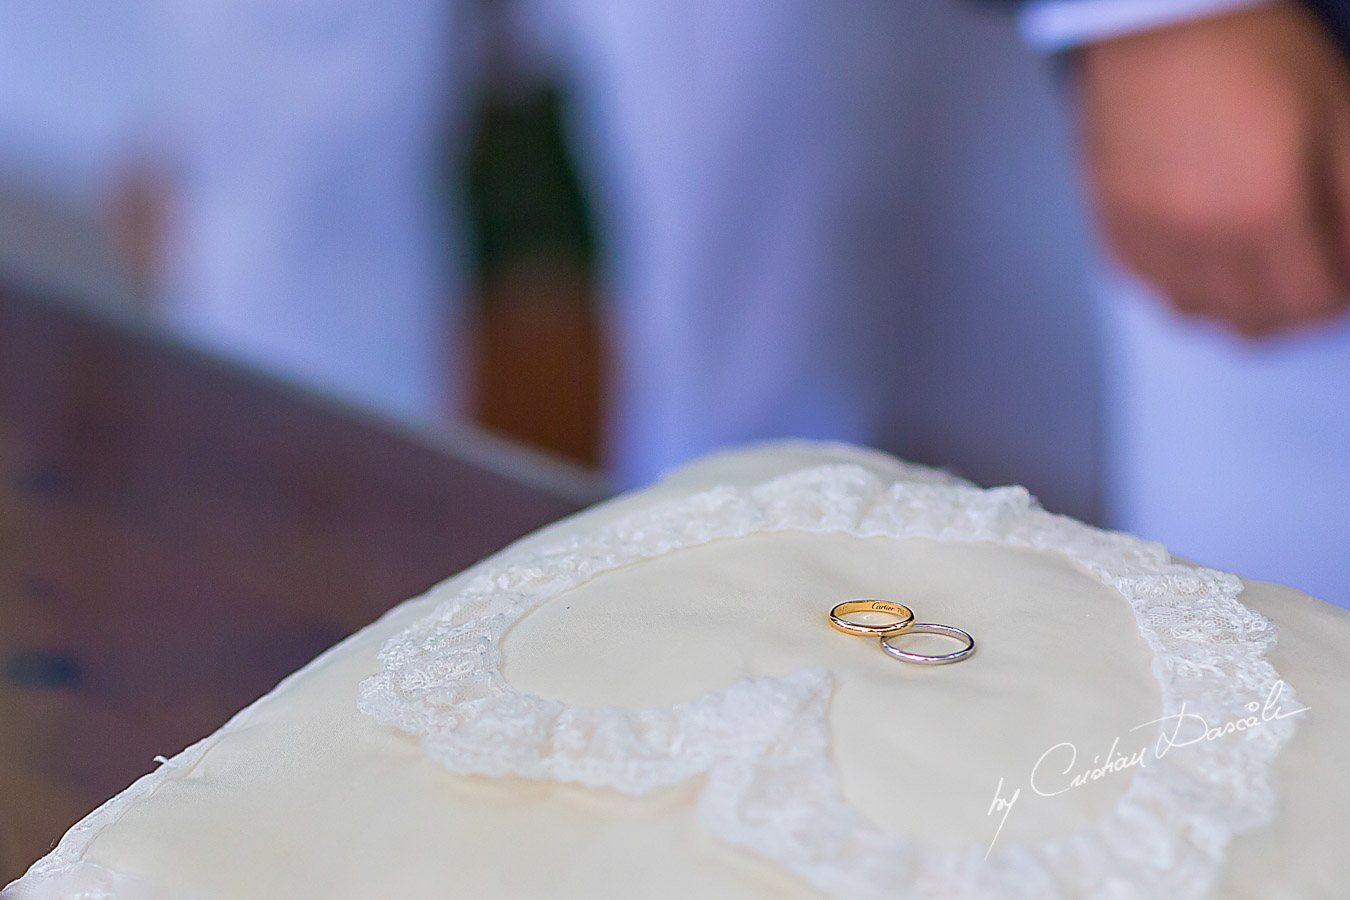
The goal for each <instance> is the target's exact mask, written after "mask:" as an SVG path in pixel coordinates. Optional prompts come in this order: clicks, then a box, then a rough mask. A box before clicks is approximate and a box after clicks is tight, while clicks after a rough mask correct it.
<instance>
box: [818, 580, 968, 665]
mask: <svg viewBox="0 0 1350 900" xmlns="http://www.w3.org/2000/svg"><path fill="white" fill-rule="evenodd" d="M849 613H887V614H889V615H892V616H898V617H899V618H898V619H897V620H896V621H894V622H884V623H881V624H872V623H869V622H854V621H851V620H849V619H845V618H844V616H846V615H848V614H849ZM830 625H831V626H832V627H833V628H834V630H835V631H842V632H843V633H844V634H852V635H858V636H861V637H876V638H881V649H882V650H885V651H886V652H887V653H888V654H890V655H891V656H893V657H895V658H896V659H899V660H903V661H904V662H909V663H918V664H920V665H924V666H941V665H946V664H947V663H954V662H959V661H961V660H963V659H965V658H966V657H967V656H970V654H972V653H974V652H975V638H973V637H971V636H970V633H969V632H966V631H962V630H961V629H960V628H957V627H956V626H955V625H935V624H933V623H931V622H915V621H914V610H912V609H910V608H909V607H908V606H905V605H904V604H903V603H892V602H891V601H890V600H878V599H875V598H872V597H866V598H863V599H860V600H845V601H844V602H843V603H840V604H839V605H838V606H836V607H835V608H834V609H832V610H830ZM902 634H938V635H942V636H943V637H949V638H955V639H956V640H958V641H960V642H961V646H960V647H959V648H958V649H956V650H953V651H952V652H951V653H938V654H927V653H913V652H911V651H909V650H902V649H900V648H899V647H897V646H895V645H894V644H892V643H891V639H892V638H895V637H898V636H900V635H902Z"/></svg>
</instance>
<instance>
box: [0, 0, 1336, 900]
mask: <svg viewBox="0 0 1350 900" xmlns="http://www.w3.org/2000/svg"><path fill="white" fill-rule="evenodd" d="M1006 6H1008V4H979V3H968V2H955V0H903V2H898V0H889V2H874V0H829V2H820V0H678V2H674V0H672V2H666V0H381V2H372V0H192V2H182V0H85V2H83V3H81V4H79V5H78V7H74V6H71V5H69V4H54V3H51V2H48V0H4V2H0V476H2V477H0V884H3V883H4V881H5V879H6V878H7V877H12V876H14V875H17V874H18V872H19V871H21V870H22V868H23V867H24V866H26V865H28V864H29V863H30V862H31V861H32V860H33V859H35V858H37V856H39V855H40V854H41V853H42V852H44V851H45V848H47V847H49V846H50V845H51V842H52V841H53V840H55V839H56V838H57V837H58V836H59V835H60V834H61V833H63V832H64V831H65V829H66V828H68V827H69V826H70V825H71V824H72V823H73V822H75V821H76V820H77V819H78V818H79V817H80V816H81V815H83V814H84V813H85V812H86V811H87V810H89V809H90V808H92V807H93V805H94V804H96V803H97V802H99V801H101V800H102V799H103V798H105V797H107V796H109V795H111V794H112V793H113V792H115V791H117V790H119V789H121V788H122V787H123V786H124V785H125V784H127V783H128V782H129V781H130V779H131V778H133V777H135V776H136V775H137V774H139V773H140V772H143V771H145V769H146V767H148V766H149V765H151V760H152V758H153V756H154V754H156V753H172V752H174V751H176V750H177V749H178V748H180V747H182V746H184V745H185V744H186V743H187V742H189V741H191V740H195V739H196V738H198V737H200V736H202V735H204V734H207V733H209V732H210V731H212V730H214V729H215V728H216V727H218V725H219V724H220V722H222V721H224V719H225V717H227V716H228V715H229V714H231V713H233V712H234V711H235V710H237V709H239V708H240V707H241V706H243V705H244V704H245V703H247V702H249V701H250V700H252V699H253V698H255V697H257V696H258V695H259V694H261V693H262V692H263V691H265V690H267V689H268V688H270V687H271V686H272V685H273V684H275V683H276V681H277V679H278V678H280V677H282V676H283V675H285V674H286V673H288V672H290V671H293V670H294V669H295V668H297V667H298V666H300V665H302V664H303V663H304V662H305V661H307V660H308V659H310V658H312V657H313V656H314V655H315V654H317V653H318V652H320V651H321V650H322V649H324V648H325V647H327V646H329V645H330V644H331V643H332V642H333V641H334V640H336V639H337V638H338V637H340V636H341V635H343V634H347V633H350V632H351V631H352V630H354V629H356V628H359V627H360V626H361V625H362V624H364V623H366V622H368V621H370V620H371V619H373V618H374V617H375V616H377V615H378V614H379V613H381V612H382V611H383V610H385V609H387V608H389V607H390V606H391V605H392V604H394V603H396V602H398V601H400V600H402V599H404V598H406V597H408V596H410V595H412V594H414V593H416V592H417V591H420V590H423V589H425V588H426V587H427V586H428V585H430V584H431V583H433V582H434V581H435V580H437V579H439V578H441V577H443V576H444V575H446V574H447V573H448V572H450V571H454V570H456V569H457V568H458V567H462V566H465V565H468V564H470V563H472V562H473V561H475V560H476V559H479V558H481V557H482V556H483V555H485V554H487V553H490V552H492V551H494V550H496V549H498V548H499V547H501V546H502V545H503V544H505V543H506V542H507V541H509V540H511V539H513V538H515V537H518V536H519V535H521V534H524V533H526V532H528V531H529V530H531V529H533V528H536V527H538V526H540V525H542V524H544V523H546V522H549V521H552V520H555V519H557V518H558V517H560V516H563V515H566V514H568V513H571V512H575V511H576V510H578V509H580V508H582V507H584V506H585V505H587V504H589V503H591V502H594V501H596V500H598V499H599V498H601V497H602V496H604V495H605V494H607V493H610V492H613V491H617V490H621V489H624V488H628V487H632V486H637V485H641V484H645V483H648V482H650V481H652V480H653V479H655V478H657V477H659V475H660V474H661V473H662V472H663V471H665V470H667V469H669V468H670V467H672V466H675V465H678V464H680V463H681V462H683V461H685V460H687V459H690V458H692V457H693V456H696V455H698V454H701V453H705V452H709V451H713V450H716V449H717V448H719V447H724V446H730V445H735V444H740V443H745V442H750V441H756V440H762V439H771V438H784V437H788V438H790V437H798V438H813V439H824V440H843V441H850V442H854V443H860V444H866V445H870V446H875V447H879V448H881V449H884V450H887V451H890V452H892V453H895V454H897V455H899V456H901V457H904V458H906V459H910V460H914V461H917V462H922V463H927V464H931V465H935V466H939V467H943V468H946V469H949V470H952V471H954V472H956V473H958V474H960V475H963V476H965V477H967V478H970V479H972V480H973V481H975V482H978V483H981V484H986V485H992V484H1002V483H1020V484H1024V485H1027V486H1028V487H1029V488H1030V489H1031V490H1032V492H1033V493H1035V494H1036V495H1037V496H1038V497H1039V498H1040V499H1041V501H1042V502H1043V503H1044V505H1045V506H1046V507H1048V508H1049V509H1051V510H1054V511H1057V512H1062V513H1066V514H1069V515H1073V516H1076V517H1079V518H1081V519H1085V520H1087V521H1090V522H1095V523H1099V524H1103V525H1107V526H1110V527H1118V528H1124V529H1126V530H1130V531H1134V532H1137V533H1140V534H1142V535H1143V536H1144V537H1147V538H1150V539H1156V540H1160V541H1163V542H1165V543H1166V544H1167V545H1168V547H1169V548H1170V549H1172V550H1173V551H1174V552H1175V553H1178V554H1180V555H1183V556H1186V557H1189V558H1193V559H1197V560H1200V561H1203V562H1205V563H1208V564H1213V565H1216V566H1220V567H1223V568H1226V569H1229V570H1232V571H1238V572H1241V573H1242V574H1244V575H1250V576H1253V577H1259V578H1265V579H1270V580H1274V581H1279V582H1283V583H1286V584H1291V585H1293V586H1294V587H1298V588H1301V589H1303V590H1306V591H1308V592H1310V593H1313V594H1315V595H1317V596H1321V597H1323V598H1324V599H1327V600H1330V601H1332V602H1336V603H1340V604H1342V605H1350V575H1347V570H1346V567H1345V565H1344V560H1345V547H1346V546H1347V542H1350V518H1347V517H1350V466H1347V464H1346V459H1347V451H1346V449H1345V448H1347V447H1350V416H1348V415H1345V414H1344V412H1345V410H1346V409H1347V406H1346V404H1347V399H1346V398H1347V397H1350V323H1347V322H1345V321H1344V319H1342V320H1341V321H1340V322H1336V323H1332V324H1330V325H1327V326H1326V327H1324V328H1321V329H1320V330H1317V331H1315V332H1309V333H1302V334H1296V335H1292V336H1286V337H1280V338H1275V339H1270V340H1266V341H1264V342H1261V343H1248V342H1242V341H1238V340H1237V339H1235V338H1233V337H1232V336H1231V335H1229V334H1226V333H1222V332H1221V331H1219V330H1217V329H1215V328H1213V327H1210V326H1205V325H1197V324H1195V323H1192V322H1189V321H1183V320H1181V319H1179V318H1178V317H1176V316H1174V315H1172V314H1170V313H1168V312H1167V311H1166V310H1165V308H1164V307H1163V305H1162V304H1160V303H1159V302H1158V300H1157V298H1156V297H1152V296H1150V295H1149V292H1148V291H1147V290H1146V289H1144V288H1143V287H1141V286H1140V285H1139V284H1137V283H1134V282H1132V281H1131V280H1130V279H1129V278H1126V277H1124V276H1122V275H1120V274H1119V273H1117V272H1113V271H1112V269H1111V268H1110V266H1109V265H1108V264H1107V263H1106V262H1105V261H1104V260H1103V259H1102V257H1101V254H1099V252H1098V250H1097V243H1096V239H1095V236H1094V234H1093V233H1092V230H1091V228H1090V227H1089V224H1088V220H1087V217H1086V215H1085V213H1084V210H1083V208H1082V202H1081V199H1080V197H1079V195H1078V191H1077V187H1076V183H1077V176H1076V172H1075V161H1074V159H1073V158H1072V156H1071V149H1070V148H1071V147H1072V146H1073V135H1072V133H1071V131H1072V129H1071V123H1070V122H1069V121H1068V110H1070V109H1071V108H1072V104H1071V103H1070V102H1066V101H1068V100H1070V99H1071V98H1070V96H1069V94H1070V91H1068V90H1066V87H1067V85H1066V83H1065V80H1064V79H1063V75H1064V74H1065V72H1064V70H1063V69H1062V68H1061V67H1060V66H1059V65H1058V63H1057V62H1056V61H1055V60H1051V59H1047V58H1046V57H1044V56H1041V55H1037V54H1036V53H1033V52H1032V51H1030V50H1028V49H1027V47H1026V46H1025V44H1024V42H1023V41H1022V40H1021V38H1020V37H1019V35H1018V32H1017V24H1016V22H1015V21H1014V18H1013V15H1012V11H1011V10H1010V9H1004V8H1003V7H1006Z"/></svg>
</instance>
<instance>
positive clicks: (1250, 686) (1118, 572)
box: [359, 465, 1295, 900]
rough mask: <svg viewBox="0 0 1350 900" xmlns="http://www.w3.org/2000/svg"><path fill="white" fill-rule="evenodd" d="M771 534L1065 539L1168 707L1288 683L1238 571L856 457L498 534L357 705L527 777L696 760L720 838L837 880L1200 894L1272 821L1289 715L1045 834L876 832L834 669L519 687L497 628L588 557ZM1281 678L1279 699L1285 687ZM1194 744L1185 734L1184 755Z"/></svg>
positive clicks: (1104, 893)
mask: <svg viewBox="0 0 1350 900" xmlns="http://www.w3.org/2000/svg"><path fill="white" fill-rule="evenodd" d="M774 531H805V532H814V533H842V534H850V535H855V536H859V537H878V536H886V537H892V538H928V539H933V540H945V541H990V542H994V543H999V544H1003V545H1007V546H1013V547H1023V548H1029V549H1037V550H1050V551H1054V552H1056V553H1060V554H1062V555H1064V556H1067V557H1068V558H1069V559H1071V560H1072V561H1074V562H1075V563H1077V564H1078V565H1079V566H1081V567H1082V568H1083V569H1085V570H1086V571H1087V572H1088V573H1089V574H1091V575H1092V576H1094V577H1095V578H1097V579H1098V580H1100V581H1101V582H1102V583H1104V584H1106V585H1108V586H1110V587H1113V588H1115V589H1116V590H1118V591H1119V592H1120V593H1121V594H1123V595H1124V596H1125V598H1126V599H1127V600H1128V601H1129V603H1130V604H1131V607H1132V608H1133V610H1134V613H1135V617H1136V622H1137V624H1138V627H1139V631H1140V633H1141V635H1142V636H1143V637H1144V639H1145V641H1146V642H1147V643H1148V645H1149V647H1150V649H1151V650H1152V652H1153V660H1154V664H1153V671H1154V674H1155V676H1156V677H1157V679H1158V683H1159V686H1160V688H1161V700H1162V709H1163V715H1164V716H1168V715H1173V716H1174V715H1177V714H1179V713H1180V712H1181V710H1182V708H1183V704H1184V708H1185V709H1186V710H1187V711H1189V712H1193V713H1196V714H1198V715H1201V716H1203V717H1204V718H1205V719H1206V720H1207V721H1228V720H1231V719H1233V718H1238V717H1242V716H1244V715H1246V714H1247V713H1246V712H1244V710H1246V709H1247V705H1248V704H1249V703H1250V702H1251V701H1252V699H1253V698H1264V697H1265V696H1266V695H1267V693H1268V692H1269V691H1271V690H1273V689H1274V688H1275V686H1276V685H1277V684H1278V683H1279V679H1278V676H1277V674H1276V672H1275V670H1274V668H1273V667H1272V666H1271V665H1270V663H1269V662H1268V661H1267V660H1266V658H1265V657H1266V654H1267V652H1268V651H1269V650H1270V648H1271V647H1273V646H1274V643H1275V639H1276V629H1275V626H1274V625H1273V624H1272V623H1270V622H1269V621H1268V620H1267V619H1266V618H1265V617H1263V616H1261V615H1260V614H1258V613H1256V612H1255V611H1253V610H1251V609H1249V608H1247V607H1246V606H1244V605H1243V604H1242V603H1240V602H1239V601H1238V600H1237V595H1238V593H1239V592H1240V591H1241V590H1242V583H1241V581H1240V580H1239V579H1237V578H1236V577H1235V576H1232V575H1227V574H1224V573H1221V572H1217V571H1214V570H1211V569H1197V568H1193V567H1190V566H1183V565H1179V564H1175V563H1173V562H1172V561H1171V558H1170V557H1169V555H1168V553H1167V551H1166V550H1165V549H1164V548H1163V547H1161V546H1160V545H1158V544H1152V543H1148V542H1145V541H1142V540H1140V539H1138V538H1135V537H1132V536H1129V535H1125V534H1118V533H1112V532H1106V531H1101V530H1098V529H1095V528H1092V527H1090V526H1087V525H1084V524H1082V523H1080V522H1077V521H1076V520H1073V519H1069V518H1067V517H1063V516H1057V515H1052V514H1050V513H1048V512H1046V511H1045V510H1043V509H1041V508H1040V506H1039V505H1038V504H1037V503H1036V502H1035V500H1034V499H1033V498H1032V497H1031V496H1030V495H1029V494H1028V493H1027V492H1026V491H1025V490H1024V489H1022V488H1017V487H1007V488H994V489H991V490H980V489H977V488H973V487H965V486H961V485H949V484H948V485H933V484H920V483H914V482H908V481H896V482H892V483H887V482H884V481H882V480H881V479H880V478H878V477H877V476H875V475H873V474H872V473H870V472H868V471H867V470H865V469H862V468H860V467H858V466H853V465H843V466H821V467H816V468H810V469H804V470H801V471H798V472H795V473H792V474H790V475H786V476H783V477H779V478H775V479H773V480H770V481H768V482H765V483H763V484H760V485H758V486H755V487H750V488H739V487H732V486H723V487H718V488H714V489H712V490H707V491H703V492H701V493H698V494H694V495H691V496H689V497H685V498H680V499H676V500H671V501H667V502H664V503H659V504H655V505H653V506H651V507H649V508H646V509H642V510H639V511H637V512H635V513H632V514H630V515H628V516H627V517H625V518H622V519H620V520H619V521H616V522H614V523H611V524H609V525H607V526H604V527H600V528H598V529H596V530H594V531H592V532H590V533H587V534H579V535H573V536H570V537H567V538H565V539H561V540H559V541H558V542H557V543H555V544H553V545H550V546H545V547H543V548H541V549H534V547H533V546H531V545H526V546H524V547H516V548H510V549H508V550H507V551H504V552H503V553H502V554H499V555H498V556H497V557H494V558H492V559H489V560H487V561H486V562H484V563H483V564H481V565H480V567H479V570H478V572H477V573H476V575H475V576H474V577H472V578H471V579H470V580H469V581H468V582H467V583H466V584H465V585H464V586H463V587H462V588H461V589H460V590H459V591H458V592H457V593H456V594H455V595H454V596H453V597H451V598H449V599H447V600H446V601H444V602H443V603H441V604H440V605H439V606H438V607H437V608H436V609H435V610H434V611H433V612H432V613H431V614H430V615H428V616H426V617H425V618H423V619H422V620H420V621H418V622H416V623H415V624H414V625H412V626H411V627H410V628H408V629H407V630H406V631H404V632H403V633H401V634H399V635H396V636H394V637H392V638H391V639H390V640H389V641H387V642H386V644H385V645H384V647H383V649H382V650H381V653H380V656H381V659H382V660H383V662H384V666H383V669H382V671H380V672H379V673H378V674H376V675H374V676H372V677H370V678H368V679H367V680H366V681H364V682H363V683H362V685H361V693H360V700H359V705H360V709H361V711H362V712H364V713H365V714H367V715H369V716H371V717H373V718H375V719H376V720H378V721H380V722H382V723H385V724H389V725H393V726H396V727H398V728H401V729H403V730H405V731H408V732H411V733H413V734H416V735H418V736H420V738H421V740H422V743H423V745H424V747H425V748H426V751H427V753H428V754H429V755H430V756H431V757H432V758H434V759H435V760H437V761H438V762H440V763H441V764H442V765H444V766H445V767H446V768H447V769H449V770H450V771H453V772H460V773H475V774H482V775H507V774H514V775H522V776H526V777H531V778H540V779H553V780H556V781H563V782H574V783H579V784H584V785H592V786H602V787H609V788H614V789H617V790H620V791H624V792H628V793H634V794H640V793H644V792H647V791H651V790H654V789H656V788H658V787H661V786H664V785H670V784H676V783H679V782H682V781H685V780H686V779H688V778H690V777H691V776H693V775H696V774H705V775H706V776H707V783H706V786H705V788H704V789H703V791H702V793H701V795H700V798H699V811H700V818H701V821H702V823H703V826H704V827H705V828H706V829H707V830H708V831H710V832H711V833H713V834H715V835H717V836H719V837H721V838H723V839H724V840H727V841H729V842H731V843H735V844H739V845H742V846H745V847H748V848H750V849H752V850H753V851H755V852H757V853H759V854H761V855H763V856H765V857H767V858H769V859H772V860H775V861H777V862H779V863H780V864H782V865H784V866H786V867H787V868H789V869H790V870H792V871H793V872H795V873H797V874H798V875H800V876H801V877H803V878H804V879H806V880H807V881H808V882H809V883H811V884H812V885H814V886H815V887H817V888H818V889H821V890H823V891H825V892H826V893H828V894H831V895H833V896H836V897H850V898H882V897H913V898H929V897H932V898H937V897H966V898H999V900H1017V898H1027V900H1031V898H1035V900H1046V898H1055V897H1102V898H1106V897H1119V896H1139V895H1148V896H1155V895H1156V896H1169V897H1174V898H1187V897H1199V896H1202V895H1203V894H1204V893H1206V892H1207V891H1208V889H1209V888H1210V887H1211V886H1212V885H1213V883H1214V881H1215V879H1216V878H1217V875H1218V873H1219V871H1220V869H1221V866H1222V863H1223V855H1224V849H1225V847H1226V845H1227V843H1228V841H1229V839H1230V838H1231V837H1232V836H1233V835H1235V834H1238V833H1241V832H1243V831H1247V830H1251V829H1253V828H1256V827H1260V826H1262V825H1264V824H1267V823H1268V822H1269V821H1270V818H1271V815H1272V808H1273V797H1274V789H1273V787H1272V783H1271V771H1270V770H1271V766H1272V763H1273V761H1274V759H1275V757H1276V755H1277V754H1278V752H1279V750H1280V748H1281V747H1282V746H1283V745H1284V744H1285V743H1286V742H1287V741H1288V740H1289V739H1290V738H1291V737H1292V735H1293V731H1294V727H1295V723H1294V720H1293V719H1279V720H1275V721H1271V722H1269V723H1268V724H1267V725H1266V726H1265V727H1264V728H1262V729H1257V730H1252V731H1247V732H1244V733H1241V734H1236V735H1231V736H1229V737H1226V738H1225V739H1224V740H1222V741H1213V742H1205V743H1204V744H1203V745H1202V746H1196V747H1192V748H1188V753H1187V759H1186V760H1185V761H1183V760H1182V759H1181V758H1180V754H1169V755H1167V756H1165V757H1163V758H1161V759H1159V760H1157V761H1156V762H1151V763H1150V765H1149V766H1147V767H1144V768H1142V769H1139V770H1137V771H1136V773H1135V775H1134V778H1133V780H1132V782H1131V785H1130V787H1129V788H1128V789H1127V791H1126V793H1125V795H1124V796H1123V797H1122V798H1121V800H1120V802H1119V803H1118V805H1117V806H1116V808H1115V809H1114V810H1113V811H1112V812H1111V813H1109V814H1108V815H1107V816H1105V817H1104V818H1103V819H1101V820H1100V821H1098V822H1097V823H1095V824H1094V825H1092V826H1091V827H1089V828H1087V829H1085V830H1083V831H1080V832H1078V833H1075V834H1073V835H1070V836H1067V837H1063V838H1059V839H1056V840H1051V841H1047V842H1044V843H1041V844H1037V845H1021V846H1006V847H995V848H994V850H993V851H992V852H991V853H990V854H989V856H988V858H985V857H984V848H982V847H980V848H977V847H970V848H966V849H961V850H944V849H937V848H929V847H924V846H922V845H919V844H916V843H914V842H912V841H909V840H905V839H903V838H900V837H898V836H896V835H892V834H889V833H887V832H885V831H884V830H882V829H881V828H879V827H878V826H877V825H875V824H874V823H872V822H870V821H869V820H867V819H866V818H865V817H864V816H862V815H861V814H860V813H858V812H857V811H856V810H854V809H853V808H852V807H850V806H849V805H848V803H847V802H846V801H845V799H844V797H843V795H842V792H841V789H840V784H839V778H838V773H837V772H836V771H835V770H834V768H833V766H832V765H831V764H830V763H829V761H828V757H827V753H826V751H827V749H828V733H827V728H826V710H827V707H828V704H829V699H830V693H831V687H832V682H831V677H830V675H829V673H828V672H826V671H824V670H822V669H817V668H810V669H803V670H801V671H799V672H796V673H794V674H792V675H789V676H787V677H783V678H764V679H753V680H745V681H742V682H740V683H738V684H735V685H732V686H730V687H728V688H724V689H721V690H717V691H713V692H710V693H708V694H705V695H704V696H702V697H699V698H697V699H695V700H692V701H690V702H687V703H680V704H675V705H673V706H668V707H662V708H655V709H645V710H633V709H625V708H618V707H608V708H582V707H572V706H568V705H566V704H564V703H561V702H558V701H551V700H545V699H542V698H540V697H536V696H533V695H531V694H528V693H525V692H523V691H519V690H516V689H515V688H513V687H512V686H511V685H510V684H508V683H507V682H506V681H505V679H504V678H503V676H502V674H501V671H500V665H501V655H500V651H499V642H500V640H501V638H502V636H503V634H504V633H505V631H506V630H507V629H508V628H509V627H510V626H511V625H513V624H514V623H515V622H517V621H519V620H520V619H521V618H522V617H523V616H524V615H526V614H527V613H528V612H530V611H531V610H532V609H535V608H536V607H538V606H539V605H540V604H542V603H545V602H547V601H548V600H550V599H551V598H553V597H555V596H557V595H558V594H560V593H562V592H563V591H566V590H568V589H569V588H572V587H575V586H577V585H579V584H581V583H583V582H585V581H587V580H588V579H591V578H593V577H595V576H596V575H599V574H600V573H602V572H606V571H611V570H613V569H617V568H619V567H621V566H626V565H630V564H632V563H635V562H639V561H641V560H646V559H651V558H653V557H656V556H660V555H662V554H664V553H668V552H670V551H673V550H677V549H682V548H688V547H693V546H697V545H700V544H705V543H708V542H710V541H713V540H721V539H726V538H733V537H740V536H744V535H749V534H754V533H763V532H774ZM1284 696H1285V697H1286V698H1287V699H1288V700H1289V702H1290V703H1293V702H1294V701H1293V698H1292V692H1291V691H1289V690H1288V689H1286V690H1285V692H1284ZM1190 751H1194V752H1193V753H1191V752H1190Z"/></svg>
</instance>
